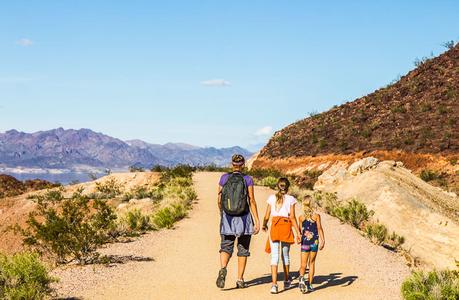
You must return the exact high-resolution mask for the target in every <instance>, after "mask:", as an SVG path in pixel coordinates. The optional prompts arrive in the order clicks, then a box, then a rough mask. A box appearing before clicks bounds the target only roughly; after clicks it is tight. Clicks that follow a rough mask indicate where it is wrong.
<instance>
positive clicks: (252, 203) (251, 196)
mask: <svg viewBox="0 0 459 300" xmlns="http://www.w3.org/2000/svg"><path fill="white" fill-rule="evenodd" d="M248 190H249V200H250V211H251V212H252V217H253V218H254V220H255V228H254V232H253V234H257V233H258V232H259V231H260V219H259V218H258V209H257V202H255V194H254V191H253V185H251V186H249V187H248Z"/></svg>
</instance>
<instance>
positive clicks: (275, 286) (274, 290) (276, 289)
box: [271, 284, 279, 294]
mask: <svg viewBox="0 0 459 300" xmlns="http://www.w3.org/2000/svg"><path fill="white" fill-rule="evenodd" d="M278 292H279V288H278V287H277V284H273V285H272V286H271V294H277V293H278Z"/></svg>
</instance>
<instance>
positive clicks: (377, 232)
mask: <svg viewBox="0 0 459 300" xmlns="http://www.w3.org/2000/svg"><path fill="white" fill-rule="evenodd" d="M365 234H366V236H367V237H368V238H369V239H370V240H371V241H372V242H373V243H374V244H376V245H382V244H383V243H384V242H385V241H386V238H387V228H386V226H384V225H383V224H380V223H372V224H368V225H367V226H365Z"/></svg>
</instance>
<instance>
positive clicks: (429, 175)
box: [419, 170, 439, 182]
mask: <svg viewBox="0 0 459 300" xmlns="http://www.w3.org/2000/svg"><path fill="white" fill-rule="evenodd" d="M419 177H420V178H421V179H422V180H424V181H425V182H429V181H432V180H435V179H437V178H438V177H439V175H438V173H437V172H435V171H432V170H422V171H421V174H419Z"/></svg>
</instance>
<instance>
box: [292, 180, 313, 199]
mask: <svg viewBox="0 0 459 300" xmlns="http://www.w3.org/2000/svg"><path fill="white" fill-rule="evenodd" d="M289 194H290V195H292V196H293V197H295V198H296V199H298V200H299V201H302V200H303V199H304V198H305V197H306V195H310V191H308V190H306V189H302V188H300V187H299V186H297V185H296V184H293V185H291V186H290V188H289Z"/></svg>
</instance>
